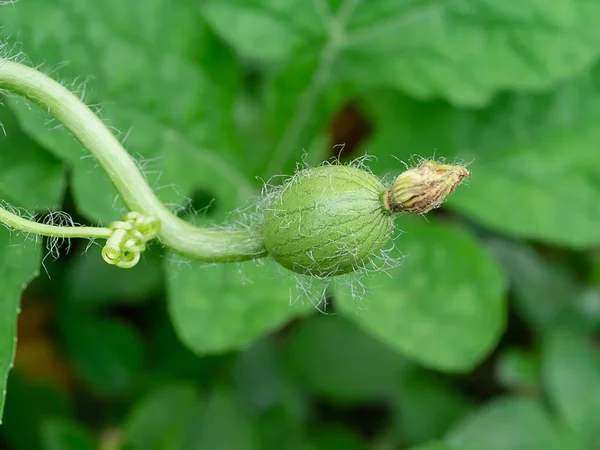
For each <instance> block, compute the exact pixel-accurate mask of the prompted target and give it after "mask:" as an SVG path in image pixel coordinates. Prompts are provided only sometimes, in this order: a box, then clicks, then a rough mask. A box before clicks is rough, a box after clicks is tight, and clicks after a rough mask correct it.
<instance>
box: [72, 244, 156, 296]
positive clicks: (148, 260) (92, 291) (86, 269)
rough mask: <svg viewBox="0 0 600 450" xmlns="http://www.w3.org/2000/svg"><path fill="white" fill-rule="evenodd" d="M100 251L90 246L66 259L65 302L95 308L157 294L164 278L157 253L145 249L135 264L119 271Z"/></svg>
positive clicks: (98, 248) (97, 247) (96, 247)
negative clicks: (105, 259)
mask: <svg viewBox="0 0 600 450" xmlns="http://www.w3.org/2000/svg"><path fill="white" fill-rule="evenodd" d="M100 251H101V249H100V247H99V246H92V247H90V248H89V249H88V250H87V251H86V252H85V253H82V254H80V255H75V256H74V258H72V259H71V260H70V261H69V262H68V266H67V268H66V270H65V290H64V294H63V296H64V297H63V298H64V300H65V301H66V302H67V303H68V304H70V305H72V306H77V307H80V306H84V307H98V306H103V305H107V304H108V305H110V304H114V303H138V302H144V301H148V300H150V299H152V298H153V297H156V296H157V295H160V293H161V292H162V289H163V283H164V279H163V278H164V277H163V268H162V259H161V258H160V255H159V254H157V252H155V251H149V250H147V251H145V252H144V256H143V258H141V260H140V262H139V264H138V265H136V266H135V267H133V268H132V269H128V270H122V269H119V268H118V267H115V266H111V265H108V264H106V263H105V262H104V260H103V259H102V257H101V255H100Z"/></svg>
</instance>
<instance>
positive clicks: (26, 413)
mask: <svg viewBox="0 0 600 450" xmlns="http://www.w3.org/2000/svg"><path fill="white" fill-rule="evenodd" d="M71 410H72V405H71V404H70V403H69V401H68V399H67V397H66V395H65V394H64V392H61V391H60V390H59V389H58V387H57V386H53V385H50V384H46V383H40V382H34V381H31V380H29V379H27V377H26V376H24V375H23V374H21V373H19V372H18V371H15V373H14V374H13V375H11V378H10V387H9V391H8V396H7V399H6V411H5V412H4V422H3V424H2V426H1V427H0V435H1V436H2V441H3V442H6V443H7V444H8V445H9V446H10V448H15V449H19V450H42V449H43V442H42V433H41V431H42V430H41V426H42V424H43V423H44V422H45V421H47V420H51V419H65V418H66V417H68V416H69V415H70V414H71V413H72V411H71Z"/></svg>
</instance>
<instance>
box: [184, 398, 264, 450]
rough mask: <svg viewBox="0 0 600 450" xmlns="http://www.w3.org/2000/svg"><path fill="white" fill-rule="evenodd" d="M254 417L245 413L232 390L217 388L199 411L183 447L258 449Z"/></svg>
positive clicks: (199, 448)
mask: <svg viewBox="0 0 600 450" xmlns="http://www.w3.org/2000/svg"><path fill="white" fill-rule="evenodd" d="M252 419H253V417H252V416H250V415H248V414H246V413H245V411H244V410H243V408H241V405H240V404H239V403H238V402H237V401H236V399H235V398H234V396H233V395H231V392H229V391H227V390H225V389H217V390H215V391H214V392H213V393H212V395H211V396H210V398H209V399H208V401H207V404H206V407H205V408H203V410H202V411H200V412H199V414H197V416H196V417H195V419H194V423H193V426H192V427H191V429H190V433H189V435H188V439H187V441H186V443H185V445H184V446H182V447H181V448H183V449H184V450H202V449H211V450H232V449H235V450H258V449H259V448H260V447H259V438H258V434H257V430H256V424H255V423H254V422H253V421H252Z"/></svg>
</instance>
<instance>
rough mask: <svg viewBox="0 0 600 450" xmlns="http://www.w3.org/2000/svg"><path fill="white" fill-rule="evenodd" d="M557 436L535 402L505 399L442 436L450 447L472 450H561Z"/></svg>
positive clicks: (470, 417)
mask: <svg viewBox="0 0 600 450" xmlns="http://www.w3.org/2000/svg"><path fill="white" fill-rule="evenodd" d="M561 439H562V438H561V435H560V433H559V430H558V428H557V427H556V425H555V424H554V423H553V422H552V420H551V419H550V417H549V415H548V413H547V412H546V411H545V410H544V409H543V408H542V407H541V406H540V405H539V403H538V402H537V401H536V400H533V399H528V398H519V397H505V398H501V399H498V400H494V401H492V402H490V403H487V404H486V405H484V406H483V407H482V408H480V409H479V410H478V411H476V412H474V413H473V414H471V415H470V416H468V417H467V418H465V419H464V420H463V421H461V422H460V423H459V424H457V425H456V426H455V427H453V429H452V430H451V431H450V432H449V433H448V435H447V436H446V441H447V442H448V443H449V444H450V445H451V446H462V447H464V448H465V449H472V450H480V449H485V450H531V449H534V448H535V449H544V450H553V449H556V450H562V449H563V448H565V447H562V445H561V441H560V440H561Z"/></svg>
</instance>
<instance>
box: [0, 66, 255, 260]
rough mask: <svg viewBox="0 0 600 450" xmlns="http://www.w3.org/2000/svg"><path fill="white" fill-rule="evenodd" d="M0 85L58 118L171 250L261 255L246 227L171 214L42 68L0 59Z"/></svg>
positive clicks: (91, 117) (108, 136)
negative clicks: (202, 224) (208, 224)
mask: <svg viewBox="0 0 600 450" xmlns="http://www.w3.org/2000/svg"><path fill="white" fill-rule="evenodd" d="M0 89H6V90H8V91H10V92H14V93H16V94H18V95H21V96H23V97H25V98H27V99H29V100H31V101H33V102H34V103H36V104H38V105H39V106H41V107H42V108H43V109H45V110H47V111H48V112H49V113H50V114H51V115H52V116H53V117H55V118H56V119H58V120H59V121H60V122H61V123H62V124H63V125H64V126H65V127H67V128H68V129H69V131H71V133H73V135H74V136H75V137H76V138H77V139H78V140H79V141H80V142H81V143H82V144H83V145H84V146H85V147H86V148H87V149H88V150H89V151H90V152H91V153H92V155H94V157H95V158H96V159H97V160H98V162H99V164H100V166H102V168H103V169H104V170H105V171H106V173H107V175H108V177H109V178H110V180H111V181H112V183H113V184H114V185H115V187H116V188H117V190H118V191H119V193H120V194H121V196H122V197H123V200H124V201H125V203H126V204H127V206H128V207H129V208H130V209H131V210H132V211H136V212H139V213H141V214H144V215H147V216H153V217H156V218H157V219H158V220H159V221H160V222H161V232H160V235H159V238H160V240H161V241H162V242H163V243H164V244H165V245H166V246H167V247H169V248H170V249H172V250H173V251H175V252H177V253H179V254H182V255H185V256H188V257H191V258H194V259H198V260H203V261H213V262H226V261H242V260H247V259H253V258H258V257H261V256H264V255H265V249H264V245H263V243H262V239H261V237H260V235H258V234H257V233H255V232H253V231H252V230H249V229H233V230H231V229H220V228H199V227H196V226H193V225H192V224H190V223H188V222H185V221H183V220H181V219H180V218H178V217H177V216H175V215H174V214H173V213H172V212H171V211H169V210H168V209H167V207H166V206H165V205H164V204H163V203H162V202H161V201H160V200H159V199H158V198H157V197H156V195H155V194H154V192H153V191H152V189H151V188H150V186H149V185H148V183H147V181H146V179H145V178H144V176H143V175H142V173H141V172H140V171H139V169H138V168H137V166H136V164H135V162H134V160H133V158H132V157H131V155H129V153H127V151H126V150H125V149H124V148H123V146H122V145H121V144H120V142H119V141H118V140H117V138H116V137H115V136H114V135H113V134H112V133H111V131H110V130H108V128H107V127H106V126H105V125H104V124H103V123H102V121H101V120H100V119H99V118H98V117H97V116H96V115H95V114H94V113H92V111H90V109H89V108H88V107H87V106H86V105H85V104H84V103H83V102H82V101H81V100H79V98H77V97H76V96H75V95H74V94H73V93H71V92H70V91H69V90H67V89H66V88H64V87H63V86H62V85H60V84H59V83H57V82H56V81H54V80H53V79H51V78H49V77H48V76H46V75H44V74H43V73H41V72H39V71H37V70H35V69H32V68H30V67H27V66H25V65H23V64H19V63H16V62H13V61H7V60H0Z"/></svg>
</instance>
